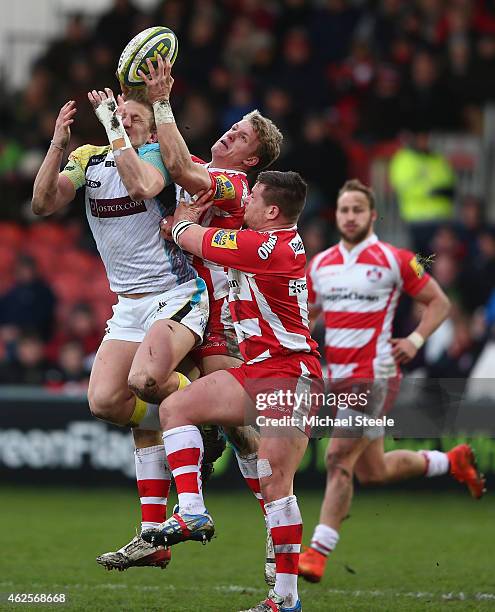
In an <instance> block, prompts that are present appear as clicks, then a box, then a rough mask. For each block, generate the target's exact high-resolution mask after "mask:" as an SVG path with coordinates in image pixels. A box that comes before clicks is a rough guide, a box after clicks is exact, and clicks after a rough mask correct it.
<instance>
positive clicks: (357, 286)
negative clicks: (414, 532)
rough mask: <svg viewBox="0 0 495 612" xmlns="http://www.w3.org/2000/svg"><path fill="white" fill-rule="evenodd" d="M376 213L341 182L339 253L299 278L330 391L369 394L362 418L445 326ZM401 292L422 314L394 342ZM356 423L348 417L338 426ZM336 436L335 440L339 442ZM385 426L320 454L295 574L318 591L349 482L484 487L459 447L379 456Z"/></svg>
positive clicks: (387, 396)
mask: <svg viewBox="0 0 495 612" xmlns="http://www.w3.org/2000/svg"><path fill="white" fill-rule="evenodd" d="M376 217H377V213H376V210H375V199H374V195H373V192H372V191H371V189H370V188H368V187H367V186H365V185H363V184H362V183H361V182H360V181H358V180H351V181H347V182H346V183H345V184H344V186H343V187H342V189H341V190H340V192H339V197H338V200H337V211H336V223H337V229H338V230H339V232H340V235H341V241H340V243H339V244H337V245H335V246H333V247H331V248H329V249H327V250H326V251H323V252H322V253H319V254H318V255H316V256H315V257H314V258H313V259H312V260H311V262H310V264H309V268H308V272H307V279H308V292H309V303H310V316H311V320H312V322H314V321H315V320H316V318H317V317H318V316H319V314H320V313H323V315H324V317H325V330H326V333H325V356H326V361H327V364H328V368H329V378H330V379H331V381H333V384H334V386H335V388H336V389H338V390H339V391H341V390H342V391H344V390H345V389H350V388H351V387H352V389H350V390H352V391H355V388H356V387H357V388H359V387H360V386H361V387H362V390H363V391H364V390H367V391H370V394H369V400H368V406H367V409H366V414H367V415H368V416H370V417H374V418H376V417H379V416H381V415H383V414H384V413H385V412H386V411H387V409H388V408H389V407H390V404H391V402H392V401H393V399H394V396H395V395H396V394H397V392H398V387H399V379H400V364H401V363H406V362H408V361H410V360H411V359H413V358H414V356H415V355H416V353H417V351H418V350H419V349H420V348H421V346H422V345H423V343H424V341H425V340H426V338H428V337H429V336H430V335H431V334H432V333H433V332H434V331H435V329H437V327H438V326H439V325H440V324H441V323H442V321H444V320H445V319H446V317H447V315H448V312H449V308H450V305H449V301H448V299H447V297H446V296H445V294H444V293H443V291H442V290H441V289H440V287H439V286H438V284H437V283H436V281H435V280H434V279H432V278H431V277H430V276H429V275H428V274H426V273H425V272H424V270H423V268H422V267H421V265H420V264H419V263H418V261H417V259H416V257H415V256H414V255H413V253H411V252H410V251H407V250H405V249H399V248H397V247H394V246H392V245H390V244H386V243H384V242H381V241H380V240H379V239H378V238H377V236H376V234H375V233H374V231H373V225H374V222H375V220H376ZM401 292H405V293H407V294H408V295H410V296H411V297H412V298H413V299H414V300H416V301H418V302H420V303H421V304H422V305H423V306H424V309H423V314H422V316H421V320H420V323H419V325H418V327H417V328H416V329H415V330H414V331H413V332H412V333H411V334H410V335H409V336H408V337H407V338H392V335H391V334H392V322H393V318H394V314H395V309H396V307H397V302H398V300H399V297H400V294H401ZM356 414H360V413H358V412H356V413H355V412H354V411H353V410H352V409H346V410H345V411H341V412H340V413H339V412H338V413H337V418H340V417H342V418H343V417H349V415H351V416H355V415H356ZM342 434H343V437H340V436H341V435H342ZM383 436H384V429H383V427H377V426H375V427H365V428H363V429H358V428H356V429H351V430H349V429H347V430H345V431H343V430H340V433H339V431H336V430H335V429H334V437H332V439H331V440H330V443H329V445H328V449H327V456H326V463H327V485H326V491H325V497H324V500H323V504H322V507H321V514H320V523H319V525H317V526H316V529H315V531H314V533H313V537H312V539H311V547H310V548H308V549H306V550H305V552H303V553H302V554H301V557H300V559H299V574H300V575H302V576H303V577H304V578H306V579H307V580H309V581H311V582H319V581H320V580H321V578H322V576H323V573H324V570H325V564H326V561H327V557H328V555H329V553H330V552H331V551H332V550H334V548H335V546H336V545H337V542H338V541H339V531H340V526H341V523H342V521H343V520H344V518H345V517H346V516H347V515H348V513H349V509H350V506H351V501H352V495H353V476H354V475H355V476H356V477H357V479H358V480H359V482H360V483H361V484H387V483H390V482H395V481H398V480H404V479H407V478H413V477H418V476H426V477H433V476H440V475H441V474H446V473H448V472H449V471H450V474H451V475H452V476H453V477H454V478H455V479H456V480H458V481H459V482H464V483H466V484H467V486H468V488H469V490H470V491H471V494H472V495H473V496H474V497H476V498H479V497H481V496H482V494H483V491H484V480H483V478H482V476H481V475H480V474H479V473H478V471H477V469H476V466H475V463H474V456H473V452H472V450H471V449H470V447H469V446H467V445H464V444H463V445H461V446H458V447H456V448H454V449H452V450H451V451H449V452H448V453H442V452H439V451H420V452H413V451H410V450H395V451H391V452H388V453H385V452H384V439H383Z"/></svg>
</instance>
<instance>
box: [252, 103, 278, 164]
mask: <svg viewBox="0 0 495 612" xmlns="http://www.w3.org/2000/svg"><path fill="white" fill-rule="evenodd" d="M243 119H247V120H248V121H249V123H250V124H251V125H252V126H253V129H254V131H255V133H256V136H258V140H259V141H260V145H259V147H258V150H257V151H256V155H257V156H258V157H259V162H258V164H257V165H256V166H255V168H254V170H263V168H267V167H268V166H269V165H270V164H273V162H274V161H275V160H276V159H277V157H278V156H279V155H280V146H281V144H282V140H283V139H284V137H283V136H282V132H281V131H280V130H279V129H278V127H277V126H276V125H275V124H274V123H273V121H271V120H270V119H268V118H267V117H263V115H262V114H261V113H260V112H259V110H257V109H255V110H253V111H251V112H250V113H248V114H247V115H244V117H243Z"/></svg>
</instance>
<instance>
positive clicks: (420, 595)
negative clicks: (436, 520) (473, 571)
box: [300, 589, 495, 601]
mask: <svg viewBox="0 0 495 612" xmlns="http://www.w3.org/2000/svg"><path fill="white" fill-rule="evenodd" d="M300 591H301V592H302V593H310V592H311V591H310V590H308V589H300ZM326 592H327V593H328V594H329V595H332V594H334V595H345V596H347V597H407V598H408V599H443V600H445V601H466V600H478V601H480V600H489V601H495V593H463V592H462V591H459V592H458V593H456V592H450V593H431V592H428V591H417V592H411V591H409V592H407V591H404V592H402V591H380V590H377V589H374V590H369V591H365V590H355V591H351V590H347V589H327V590H326Z"/></svg>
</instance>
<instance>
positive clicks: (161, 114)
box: [153, 100, 175, 125]
mask: <svg viewBox="0 0 495 612" xmlns="http://www.w3.org/2000/svg"><path fill="white" fill-rule="evenodd" d="M153 113H154V115H155V123H156V125H162V124H164V123H175V118H174V113H173V112H172V107H171V106H170V102H169V101H168V100H157V101H156V102H153Z"/></svg>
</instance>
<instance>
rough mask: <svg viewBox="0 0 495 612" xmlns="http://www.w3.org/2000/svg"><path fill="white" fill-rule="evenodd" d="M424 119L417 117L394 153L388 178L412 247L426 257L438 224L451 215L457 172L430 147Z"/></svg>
mask: <svg viewBox="0 0 495 612" xmlns="http://www.w3.org/2000/svg"><path fill="white" fill-rule="evenodd" d="M421 122H422V120H421V119H419V118H418V123H416V125H415V127H414V131H413V132H411V133H409V135H408V136H407V137H406V140H405V142H404V146H403V147H402V148H401V149H399V150H398V151H397V152H396V153H395V155H394V156H393V158H392V160H391V162H390V170H389V179H390V183H391V185H392V187H393V189H394V190H395V194H396V197H397V203H398V206H399V211H400V215H401V218H402V220H403V221H404V222H405V223H406V224H407V226H408V229H409V230H410V232H411V238H412V243H413V248H414V250H415V251H416V252H418V253H420V254H421V255H423V256H426V255H428V254H429V247H430V240H431V238H432V236H433V234H434V233H435V231H436V229H437V228H438V226H439V224H441V223H444V222H445V221H449V220H450V219H451V218H452V215H453V210H454V188H455V174H454V171H453V169H452V167H451V165H450V164H449V162H448V161H447V159H445V157H444V156H443V155H441V154H440V153H436V152H435V151H433V150H431V149H430V146H429V138H430V136H429V133H428V131H427V130H426V129H425V127H424V124H423V125H421Z"/></svg>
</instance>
